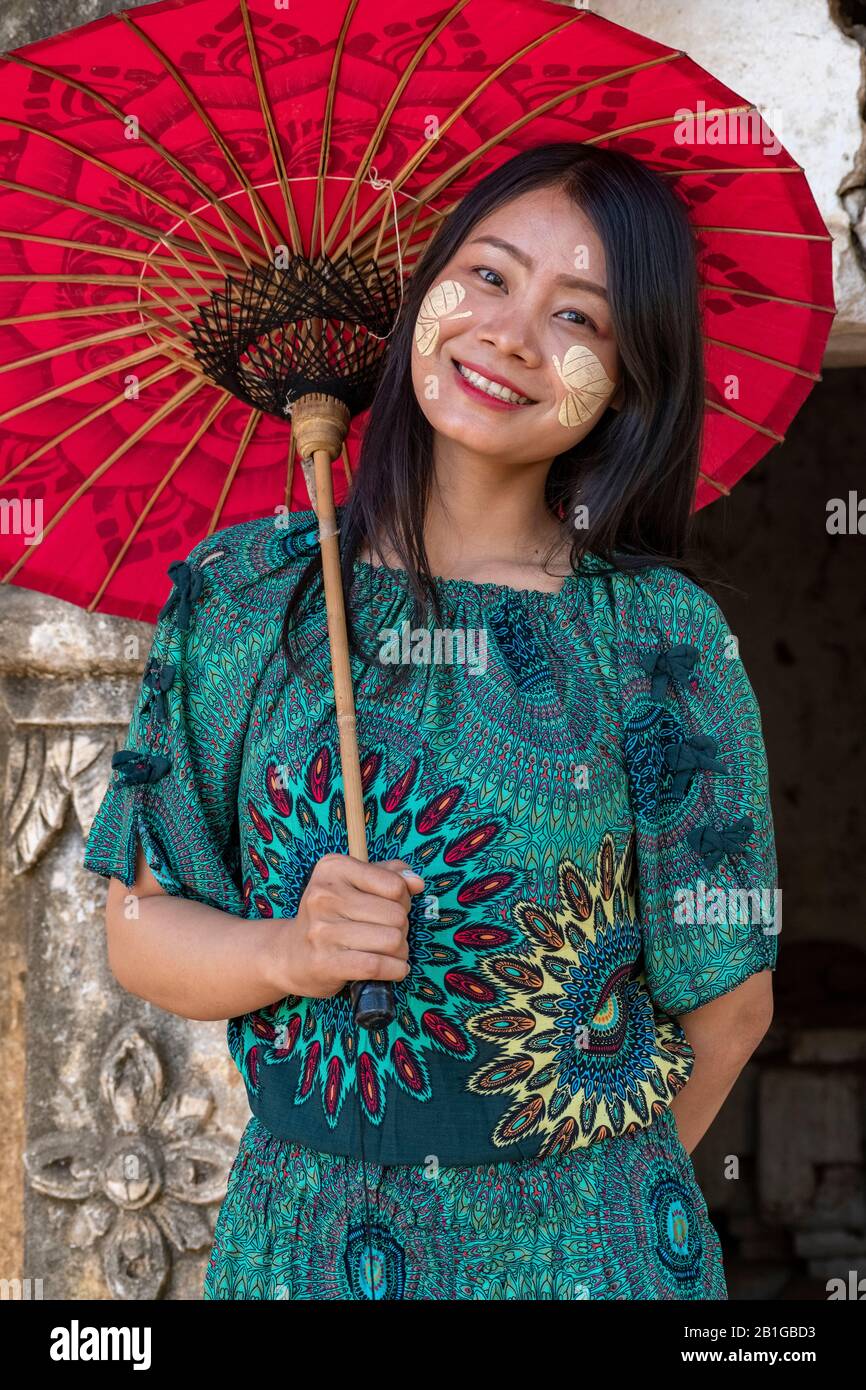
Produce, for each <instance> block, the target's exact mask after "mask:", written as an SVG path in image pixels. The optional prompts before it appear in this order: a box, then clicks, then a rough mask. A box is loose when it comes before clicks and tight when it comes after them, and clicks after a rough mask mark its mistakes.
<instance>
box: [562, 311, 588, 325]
mask: <svg viewBox="0 0 866 1390" xmlns="http://www.w3.org/2000/svg"><path fill="white" fill-rule="evenodd" d="M562 312H563V313H564V314H576V315H577V318H576V319H575V320H573V322H575V323H578V324H579V325H583V324H586V326H587V328H592V329H594V328H595V324H594V323H593V321H592V319H588V318H587V317H586V314H582V313H581V312H580V310H579V309H563V311H562Z"/></svg>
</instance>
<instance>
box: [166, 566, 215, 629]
mask: <svg viewBox="0 0 866 1390" xmlns="http://www.w3.org/2000/svg"><path fill="white" fill-rule="evenodd" d="M167 573H168V577H169V579H170V580H171V582H172V584H173V585H174V589H173V590H172V592H171V593H170V594H169V596H168V598H167V599H166V601H165V603H164V604H163V606H162V608H161V609H160V611H159V614H158V618H160V619H162V618H166V617H168V615H169V613H171V612H172V611H173V610H174V609H175V608H177V625H178V627H179V628H181V629H182V631H184V632H186V630H187V629H188V627H189V623H190V618H191V617H192V605H193V604H194V603H195V601H196V599H197V598H198V597H199V595H200V593H201V591H202V586H203V585H204V575H203V574H202V573H201V571H200V570H197V569H194V568H193V567H192V565H189V564H187V562H186V560H175V561H174V563H173V564H171V565H169V567H168V570H167Z"/></svg>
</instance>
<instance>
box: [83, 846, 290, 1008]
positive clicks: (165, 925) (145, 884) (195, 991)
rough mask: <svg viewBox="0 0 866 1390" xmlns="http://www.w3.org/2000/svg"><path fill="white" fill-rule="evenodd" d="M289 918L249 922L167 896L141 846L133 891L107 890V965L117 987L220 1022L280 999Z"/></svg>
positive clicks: (115, 886)
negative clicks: (282, 950)
mask: <svg viewBox="0 0 866 1390" xmlns="http://www.w3.org/2000/svg"><path fill="white" fill-rule="evenodd" d="M290 920H291V919H286V920H285V921H282V920H275V919H273V918H270V919H266V920H262V921H259V920H247V919H246V918H239V917H235V916H233V915H232V914H231V913H229V912H221V911H220V910H219V908H215V907H208V906H207V905H206V904H204V903H199V902H196V901H194V900H192V899H189V898H177V897H174V896H173V895H171V894H168V893H166V891H165V889H164V888H163V887H162V886H161V885H160V884H159V882H158V881H157V880H156V878H154V876H153V874H152V873H151V870H150V867H149V865H148V863H147V860H146V859H145V857H144V851H143V850H142V848H141V845H139V846H138V854H137V858H136V876H135V882H134V884H133V885H132V888H127V887H126V885H125V884H124V883H121V881H120V880H119V879H117V878H112V879H111V880H110V882H109V885H108V900H107V903H106V909H105V928H106V935H107V939H108V962H109V965H110V967H111V971H112V974H113V975H114V977H115V979H116V980H117V982H118V984H120V985H122V986H123V988H124V989H125V990H128V991H129V992H130V994H137V995H138V996H139V997H140V998H142V999H147V1000H149V1001H150V1003H152V1004H156V1005H157V1006H158V1007H159V1008H160V1009H166V1010H167V1011H168V1012H169V1013H173V1014H179V1015H180V1016H181V1017H182V1018H193V1019H225V1018H235V1017H237V1016H238V1015H240V1014H245V1013H249V1012H253V1011H255V1010H256V1009H260V1008H264V1007H265V1006H267V1005H268V1004H273V1003H275V1002H276V1000H278V999H282V998H283V997H284V995H285V994H287V993H288V992H289V991H288V989H287V988H281V987H280V984H279V981H278V976H279V973H280V963H281V955H280V943H281V938H282V933H283V932H284V931H285V929H286V927H287V926H288V925H289V922H290Z"/></svg>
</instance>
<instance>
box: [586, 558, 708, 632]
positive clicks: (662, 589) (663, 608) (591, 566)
mask: <svg viewBox="0 0 866 1390" xmlns="http://www.w3.org/2000/svg"><path fill="white" fill-rule="evenodd" d="M581 571H582V572H584V573H585V574H586V575H587V577H588V581H589V584H590V588H591V591H592V594H593V601H594V603H595V604H597V605H601V606H603V607H605V608H606V609H607V610H608V611H609V620H610V626H611V627H612V629H613V630H614V631H615V632H616V634H617V637H618V638H619V639H620V641H625V642H631V643H634V644H637V645H655V644H659V645H664V646H671V645H677V644H681V643H689V644H693V645H696V646H701V647H704V646H706V645H707V644H709V643H710V642H713V641H715V639H716V638H717V637H718V636H719V635H720V634H723V633H726V632H727V630H728V629H727V621H726V618H725V615H724V613H723V611H722V609H721V607H720V605H719V604H718V602H717V601H716V600H715V599H714V598H713V597H712V595H711V594H709V593H708V592H707V590H706V589H705V588H703V586H702V585H701V584H699V583H698V581H697V580H696V579H693V578H692V577H691V575H689V574H687V573H685V572H684V571H683V570H679V569H677V568H675V567H674V566H673V565H667V564H649V565H645V566H641V567H640V568H628V567H624V566H622V564H621V562H620V561H618V560H617V561H616V563H615V564H613V565H611V564H610V563H609V562H608V561H607V560H605V559H604V558H603V557H602V556H600V555H597V554H595V553H594V552H588V553H587V554H586V555H585V556H584V557H583V561H582V563H581Z"/></svg>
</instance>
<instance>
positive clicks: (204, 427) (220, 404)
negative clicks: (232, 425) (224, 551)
mask: <svg viewBox="0 0 866 1390" xmlns="http://www.w3.org/2000/svg"><path fill="white" fill-rule="evenodd" d="M232 399H233V397H232V395H231V392H230V391H223V392H222V393H221V399H218V400H217V402H216V404H215V405H214V407H213V409H212V410H211V411H210V413H209V414H208V415H207V416H206V417H205V419H204V421H203V422H202V424H201V425H200V426H199V428H198V429H197V430H196V432H195V434H194V435H193V436H192V438H191V439H190V440H189V441H188V443H186V444H185V445H184V447H183V448H182V449H181V451H180V453H179V454H178V456H177V458H176V459H175V460H174V463H173V464H172V465H171V467H170V468H168V469H167V470H166V472H165V474H164V475H163V477H162V478H160V480H159V482H158V483H157V485H156V487H155V488H154V490H153V492H152V493H151V494H150V497H149V498H148V499H147V501H146V502H145V503H144V506H143V507H142V508H141V511H140V512H139V513H138V516H137V517H136V519H135V524H134V526H133V527H132V529H131V531H130V533H129V535H128V536H127V537H126V540H125V541H124V542H123V544H122V546H121V547H120V550H119V551H118V552H117V554H116V555H115V557H114V560H113V561H112V563H111V565H110V566H109V569H108V572H107V574H106V576H105V578H104V579H103V581H102V583H101V584H100V586H99V588H98V589H97V590H96V593H95V594H94V596H93V598H92V599H91V601H90V603H89V604H88V605H87V612H89V613H92V612H93V610H94V609H95V608H96V605H97V604H98V603H99V601H100V599H101V598H102V595H103V594H104V593H105V590H106V589H107V588H108V586H109V584H110V583H111V581H112V579H113V578H114V576H115V574H116V573H117V570H118V569H119V568H120V565H121V564H122V563H123V559H124V556H125V555H126V552H127V551H128V550H129V547H130V546H131V545H132V543H133V541H134V540H135V538H136V536H137V535H138V533H139V531H140V530H141V528H142V526H143V525H144V523H145V521H146V520H147V518H148V516H149V515H150V512H151V511H152V509H153V508H154V506H155V505H156V503H157V502H158V500H159V498H160V495H161V494H162V492H164V490H165V489H166V488H167V487H168V484H169V483H170V482H171V480H172V478H173V477H174V475H175V473H176V472H177V470H178V469H179V468H180V466H181V464H182V463H183V462H184V460H185V459H186V458H188V456H189V455H190V454H191V453H192V451H193V449H195V448H196V446H197V445H198V442H199V440H200V439H201V438H202V437H203V435H205V434H206V433H207V431H208V430H209V429H210V427H211V425H212V424H213V422H214V420H215V419H216V417H217V415H219V413H220V411H221V410H225V408H226V406H227V405H228V404H229V402H230V401H231V400H232ZM208 534H210V533H208Z"/></svg>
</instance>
